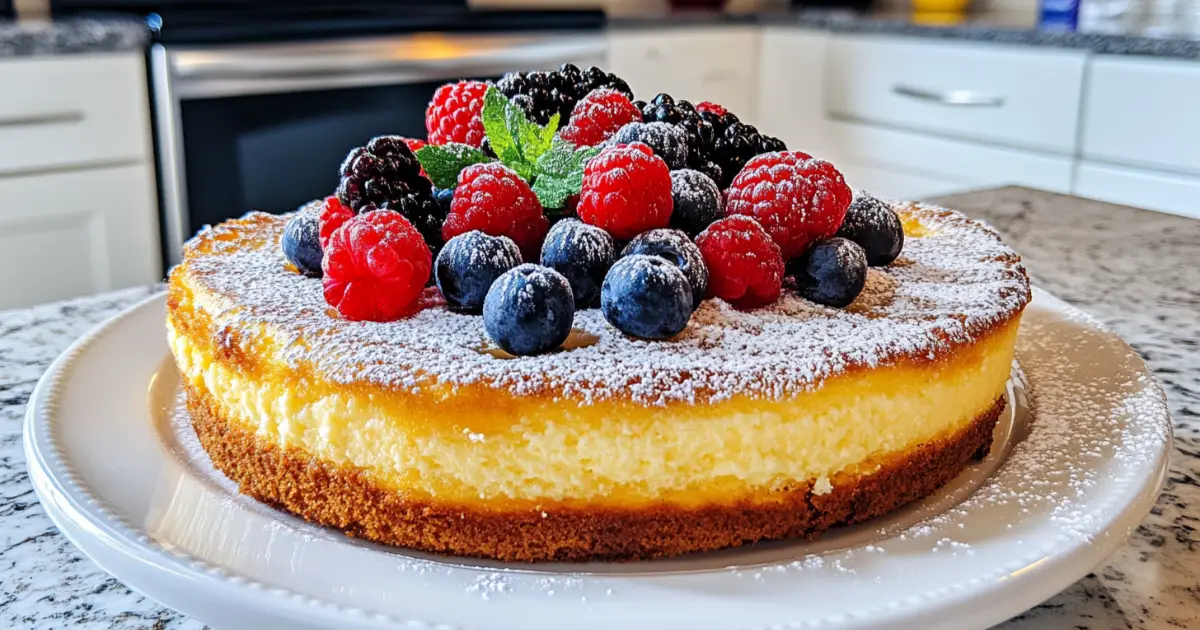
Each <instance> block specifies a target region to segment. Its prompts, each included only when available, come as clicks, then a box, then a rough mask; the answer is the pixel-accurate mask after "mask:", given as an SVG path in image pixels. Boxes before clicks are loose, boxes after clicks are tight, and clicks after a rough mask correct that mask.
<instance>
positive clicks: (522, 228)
mask: <svg viewBox="0 0 1200 630" xmlns="http://www.w3.org/2000/svg"><path fill="white" fill-rule="evenodd" d="M548 229H550V221H549V220H547V219H546V217H545V215H543V214H542V204H540V203H538V199H537V195H535V194H534V193H533V190H532V189H531V188H529V184H526V183H525V180H523V179H521V178H520V177H519V176H518V175H517V174H516V172H514V171H513V170H512V169H510V168H508V167H507V166H504V165H503V164H500V163H498V162H487V163H484V164H474V165H471V166H468V167H467V168H465V169H463V170H462V172H460V173H459V174H458V187H457V188H455V189H454V200H453V201H452V202H450V215H449V216H447V217H446V222H445V224H444V225H443V226H442V238H443V239H446V240H449V239H452V238H454V237H455V236H458V235H459V234H463V233H466V232H470V231H471V230H479V231H481V232H483V233H485V234H491V235H492V236H507V237H509V238H511V239H512V240H513V242H515V243H516V244H517V247H519V248H521V256H522V258H523V259H524V260H537V259H538V254H539V253H540V251H541V248H542V239H543V238H544V237H545V236H546V230H548Z"/></svg>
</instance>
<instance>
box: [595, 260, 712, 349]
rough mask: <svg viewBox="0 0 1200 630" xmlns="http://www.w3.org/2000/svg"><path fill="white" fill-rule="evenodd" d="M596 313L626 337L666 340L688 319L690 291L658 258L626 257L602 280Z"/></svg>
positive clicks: (678, 273) (680, 274)
mask: <svg viewBox="0 0 1200 630" xmlns="http://www.w3.org/2000/svg"><path fill="white" fill-rule="evenodd" d="M600 309H601V311H602V312H603V313H604V319H607V320H608V323H610V324H612V325H613V326H615V327H616V328H617V329H618V330H620V331H621V332H623V333H625V334H627V335H631V336H633V337H640V338H642V339H669V338H671V337H674V336H675V335H677V334H679V333H680V332H681V331H683V329H684V328H686V327H687V323H688V320H689V319H690V318H691V316H692V287H691V285H689V284H688V281H687V277H686V276H685V275H684V274H683V272H682V271H680V270H679V268H678V267H676V266H675V265H672V264H671V263H669V262H667V261H666V260H663V259H662V258H659V257H658V256H644V255H641V254H638V255H633V256H626V257H624V258H622V259H620V260H618V261H617V262H616V264H614V265H613V266H612V269H610V270H609V271H608V275H606V276H605V277H604V287H603V289H602V290H601V293H600Z"/></svg>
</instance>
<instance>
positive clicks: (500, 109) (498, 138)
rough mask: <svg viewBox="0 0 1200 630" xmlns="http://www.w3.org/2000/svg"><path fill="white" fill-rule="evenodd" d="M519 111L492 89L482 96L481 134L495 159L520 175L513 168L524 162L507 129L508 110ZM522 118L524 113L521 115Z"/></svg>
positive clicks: (511, 132)
mask: <svg viewBox="0 0 1200 630" xmlns="http://www.w3.org/2000/svg"><path fill="white" fill-rule="evenodd" d="M510 108H512V109H516V110H517V111H518V112H520V111H521V110H520V109H519V108H517V107H516V106H514V105H512V104H511V103H509V102H508V99H507V98H505V97H504V94H503V93H502V92H500V90H497V89H496V88H494V87H489V88H488V89H487V92H486V93H485V94H484V96H483V114H482V116H481V118H482V119H483V132H484V133H485V134H486V135H487V139H488V143H489V144H491V145H492V151H493V152H494V153H495V154H496V157H498V158H500V161H501V162H504V164H506V165H507V166H509V167H512V168H513V170H516V171H517V172H518V173H520V171H519V170H517V169H516V168H515V166H514V165H515V164H517V163H520V162H524V160H523V159H522V158H521V152H520V151H519V150H518V149H517V140H516V135H515V134H514V133H513V131H512V129H510V128H509V124H508V122H509V109H510ZM521 116H522V117H524V113H523V112H522V113H521Z"/></svg>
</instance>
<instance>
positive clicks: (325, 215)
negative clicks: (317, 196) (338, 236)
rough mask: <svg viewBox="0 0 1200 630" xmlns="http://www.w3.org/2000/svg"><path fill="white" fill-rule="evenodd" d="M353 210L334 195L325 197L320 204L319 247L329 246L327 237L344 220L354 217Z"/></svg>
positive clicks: (340, 225) (331, 234)
mask: <svg viewBox="0 0 1200 630" xmlns="http://www.w3.org/2000/svg"><path fill="white" fill-rule="evenodd" d="M354 214H355V213H354V211H353V210H351V209H350V208H347V207H346V204H344V203H342V202H341V201H339V200H338V198H337V197H336V196H334V195H330V196H328V197H326V198H325V203H324V204H322V205H321V248H322V249H324V248H326V247H329V237H330V236H333V233H334V232H335V231H337V229H338V228H340V227H342V224H344V223H345V222H346V221H349V220H350V219H351V218H353V217H354Z"/></svg>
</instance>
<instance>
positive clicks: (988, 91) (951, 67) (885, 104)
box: [825, 35, 1087, 155]
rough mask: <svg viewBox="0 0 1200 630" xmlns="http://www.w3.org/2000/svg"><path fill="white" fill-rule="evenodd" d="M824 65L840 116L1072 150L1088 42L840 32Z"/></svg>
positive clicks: (834, 111) (833, 108)
mask: <svg viewBox="0 0 1200 630" xmlns="http://www.w3.org/2000/svg"><path fill="white" fill-rule="evenodd" d="M827 60H828V64H829V69H828V71H827V72H826V74H825V79H826V85H825V90H826V97H827V102H828V110H829V113H830V114H831V115H832V116H834V117H837V118H843V119H848V120H857V121H863V122H869V123H874V124H878V125H882V126H888V127H895V128H900V129H909V130H914V131H923V132H928V133H931V134H937V135H943V136H947V137H954V138H961V139H965V140H972V141H979V142H985V143H992V144H1000V145H1007V146H1013V147H1020V148H1028V149H1033V150H1038V151H1044V152H1050V153H1057V154H1062V155H1073V154H1074V153H1075V150H1076V136H1077V133H1078V128H1079V99H1080V94H1081V91H1082V89H1083V74H1084V66H1085V63H1086V60H1087V55H1086V54H1085V53H1083V52H1080V51H1074V50H1058V49H1050V48H1032V47H1027V46H1026V47H1022V46H1011V45H996V44H979V43H972V42H961V41H960V42H932V41H929V40H923V39H918V38H900V37H881V36H872V35H840V36H836V37H834V38H833V40H832V42H831V44H830V50H829V53H828V55H827Z"/></svg>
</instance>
